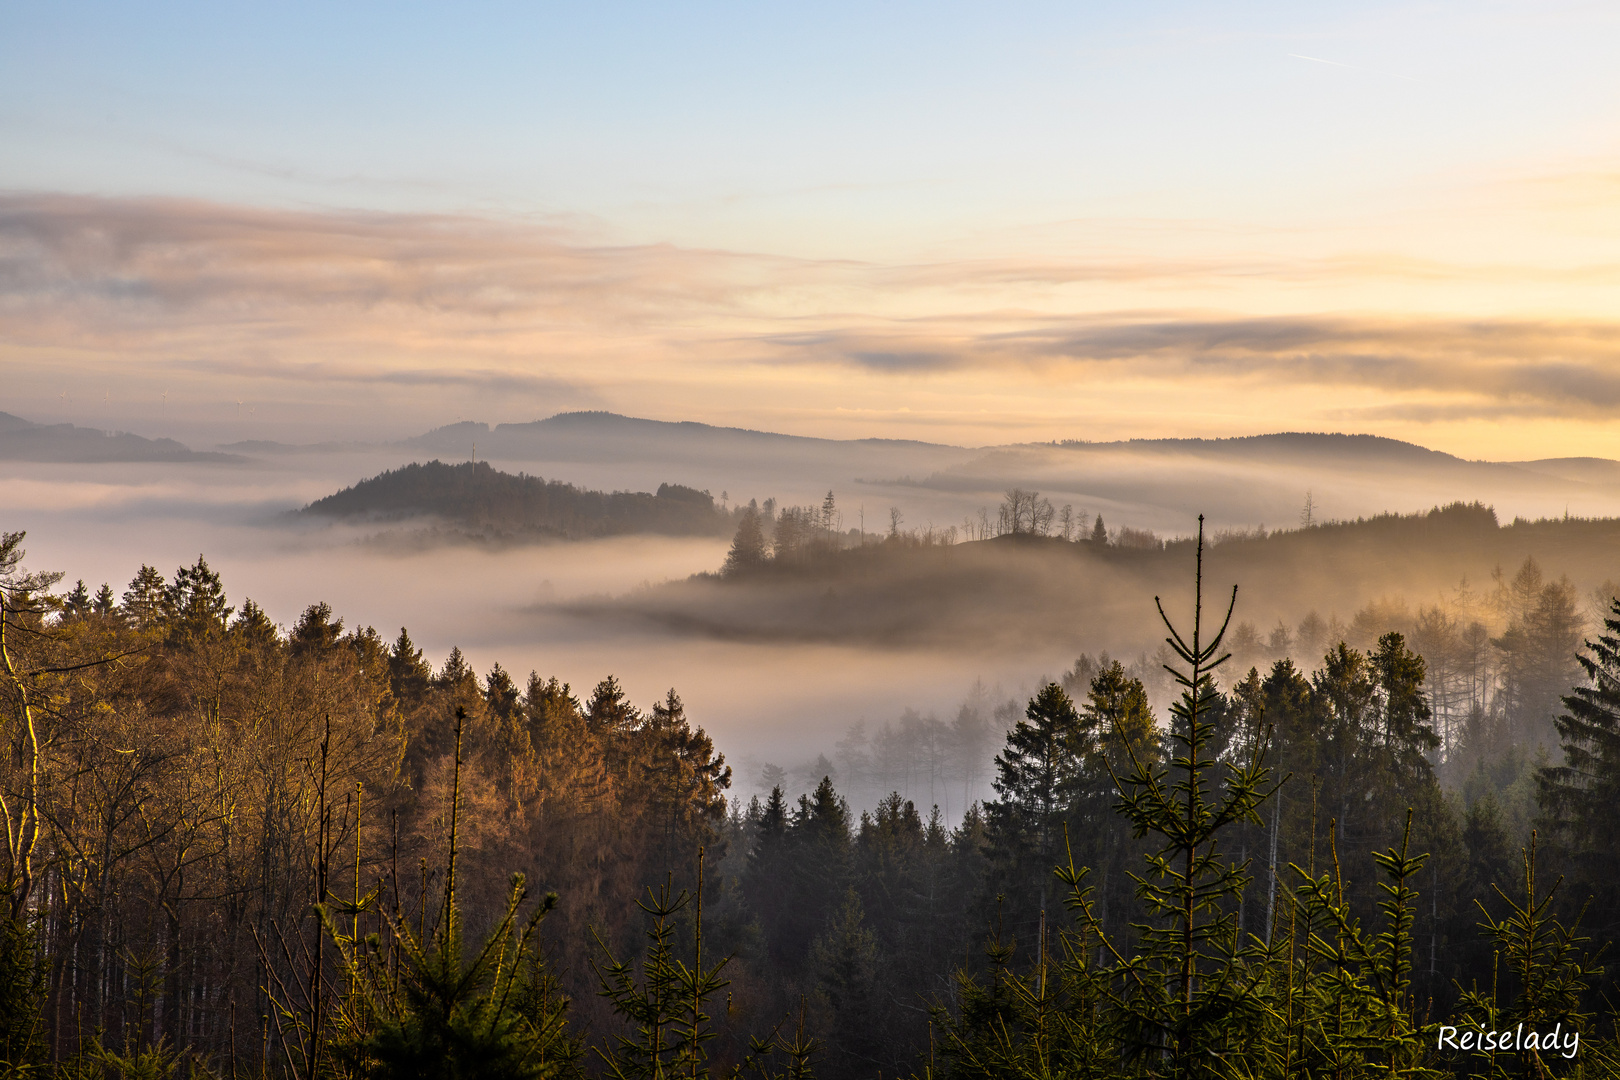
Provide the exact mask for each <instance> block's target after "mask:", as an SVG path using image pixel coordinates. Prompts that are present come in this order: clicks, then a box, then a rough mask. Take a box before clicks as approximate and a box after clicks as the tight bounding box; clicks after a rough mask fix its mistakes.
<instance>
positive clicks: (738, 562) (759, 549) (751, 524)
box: [720, 506, 765, 577]
mask: <svg viewBox="0 0 1620 1080" xmlns="http://www.w3.org/2000/svg"><path fill="white" fill-rule="evenodd" d="M764 562H765V532H764V530H763V529H761V528H760V527H759V512H758V511H757V510H755V509H754V508H753V507H752V506H750V507H748V508H747V509H745V510H744V511H743V513H742V520H741V521H739V522H738V523H737V535H736V536H734V537H733V538H732V541H731V551H730V552H729V553H727V555H726V561H725V564H724V565H723V566H722V567H721V568H720V573H721V574H722V575H723V576H725V577H735V576H736V575H738V574H745V573H747V572H748V571H749V570H752V569H755V568H756V567H758V566H761V565H763V564H764Z"/></svg>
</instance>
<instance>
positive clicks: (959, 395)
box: [0, 195, 1620, 426]
mask: <svg viewBox="0 0 1620 1080" xmlns="http://www.w3.org/2000/svg"><path fill="white" fill-rule="evenodd" d="M1537 273H1541V274H1542V275H1543V279H1544V280H1545V281H1547V282H1552V283H1553V284H1554V285H1556V283H1557V282H1558V281H1559V280H1563V279H1561V278H1560V277H1559V275H1564V279H1568V280H1574V278H1571V277H1569V276H1570V275H1576V276H1577V277H1580V280H1581V281H1582V282H1583V283H1584V284H1585V285H1592V284H1593V283H1601V282H1602V281H1605V280H1612V279H1613V278H1614V277H1615V276H1616V274H1617V273H1620V270H1617V268H1616V267H1614V266H1611V265H1607V264H1604V265H1597V264H1592V265H1588V266H1584V267H1582V266H1567V265H1565V266H1545V267H1542V268H1540V269H1539V270H1538V269H1536V268H1531V269H1529V270H1524V271H1523V272H1522V273H1518V272H1516V271H1515V270H1514V269H1513V268H1512V267H1508V266H1502V265H1494V264H1480V265H1475V266H1472V267H1449V268H1448V267H1446V266H1445V265H1443V264H1440V263H1436V262H1434V261H1432V260H1423V259H1415V258H1403V257H1398V256H1388V257H1385V256H1378V255H1374V254H1359V255H1345V254H1338V255H1335V254H1333V253H1331V252H1327V253H1322V254H1320V255H1318V256H1316V257H1313V258H1309V259H1305V258H1299V257H1293V256H1286V255H1278V254H1267V253H1265V252H1248V253H1240V254H1235V255H1224V256H1223V255H1218V254H1211V255H1197V256H1191V255H1186V254H1171V255H1165V256H1163V257H1160V256H1156V255H1154V254H1152V253H1151V252H1147V253H1144V252H1142V251H1123V252H1118V253H1112V254H1110V253H1106V252H1105V253H1101V254H1091V255H1089V256H1084V257H1076V258H1073V259H1064V258H1057V257H1041V258H1033V257H1017V256H1012V257H1007V258H1001V259H990V258H981V259H964V260H956V261H953V260H949V259H941V260H938V261H936V262H928V263H905V264H893V265H883V264H876V263H870V262H857V261H840V260H808V259H789V258H779V257H774V256H770V255H761V254H751V253H739V252H728V251H717V250H699V249H689V248H680V247H676V246H672V245H658V244H649V245H622V244H609V243H603V242H601V241H600V240H599V239H596V238H593V237H591V236H587V235H584V234H582V233H580V232H578V231H576V230H572V229H569V228H564V227H560V226H555V225H549V224H545V223H532V222H528V223H526V222H511V221H499V220H492V219H484V218H477V217H470V216H469V217H458V216H449V215H403V214H376V213H324V212H293V211H272V210H259V209H251V208H243V207H233V206H221V205H216V204H208V203H199V202H189V201H176V200H107V199H91V198H70V197H65V196H52V195H35V196H27V195H11V196H4V197H0V342H3V344H0V356H4V357H5V358H6V359H7V363H8V365H9V366H11V367H13V369H14V370H21V369H22V368H24V367H26V366H28V365H30V364H32V365H34V366H35V367H36V368H39V369H40V370H43V369H44V366H47V365H50V366H53V370H59V369H61V368H62V366H63V365H69V366H70V365H72V364H81V365H95V364H100V365H103V366H111V365H117V366H120V367H122V368H124V369H131V368H133V367H135V366H140V365H144V369H145V370H149V371H154V372H164V371H168V372H177V373H185V374H187V375H188V376H193V377H196V378H200V379H210V378H211V379H215V380H227V381H231V380H235V381H237V382H240V381H241V380H256V381H258V382H260V383H263V384H266V385H276V386H283V387H292V386H305V387H310V386H330V387H333V388H334V390H333V391H332V392H333V394H336V395H341V394H344V393H349V392H351V391H350V390H344V389H342V388H343V387H350V388H353V390H352V392H355V393H358V392H360V391H361V390H362V389H363V388H365V387H371V388H375V389H377V390H379V391H380V390H385V389H386V390H388V391H389V392H390V393H391V394H393V395H394V396H395V397H396V398H398V397H399V396H400V395H404V396H406V397H409V396H410V395H413V394H414V395H417V398H416V399H413V400H420V402H421V403H422V407H423V408H424V409H431V408H432V407H433V406H434V405H435V404H436V403H437V402H439V401H440V400H441V398H442V397H443V395H447V394H455V395H459V396H458V397H457V400H458V401H459V402H461V403H462V404H463V405H465V404H466V403H468V402H472V403H476V402H490V403H494V404H497V405H498V404H499V403H501V402H503V401H507V400H510V399H522V400H524V401H534V402H540V403H544V402H566V403H567V404H568V405H569V406H570V407H572V406H577V405H583V404H589V405H600V406H605V407H619V408H624V409H641V410H642V411H649V412H652V411H657V412H659V414H660V415H667V414H669V413H671V412H682V413H684V412H689V411H690V409H689V407H688V404H687V403H691V402H704V401H716V400H721V399H724V400H725V401H726V402H728V403H729V404H728V407H730V408H732V409H735V410H743V411H746V410H749V409H753V408H758V407H762V406H763V405H765V404H767V403H768V404H771V405H773V406H779V405H780V403H781V402H782V401H784V400H791V401H793V402H794V403H795V404H800V403H802V404H803V405H804V407H806V408H812V407H813V408H815V409H819V410H820V411H821V414H823V415H831V414H834V413H838V414H841V415H846V416H854V415H859V414H860V410H862V409H870V408H872V407H874V405H875V404H876V403H879V402H881V408H880V411H884V410H886V411H887V412H889V413H894V412H895V411H896V410H897V409H899V408H902V407H909V406H910V405H911V404H912V402H910V401H907V400H904V399H903V398H897V397H896V395H897V393H899V392H900V388H916V387H921V386H927V387H928V388H929V391H928V392H929V394H930V395H931V397H930V401H929V403H928V405H929V408H930V409H934V410H938V411H939V412H940V413H941V415H945V414H955V415H963V414H967V413H970V412H973V411H975V410H977V409H978V408H979V407H980V405H981V403H982V398H983V395H984V394H985V392H986V385H987V384H986V382H985V380H987V379H989V380H993V381H994V384H995V385H996V386H997V387H998V390H997V392H1003V390H1005V389H1006V388H1009V387H1011V388H1021V389H1017V393H1019V394H1022V395H1024V396H1025V397H1026V398H1038V399H1041V400H1044V401H1050V402H1059V401H1063V400H1075V401H1091V400H1095V399H1096V396H1097V392H1098V391H1099V389H1100V388H1103V387H1113V388H1115V390H1116V391H1118V392H1120V393H1123V392H1124V391H1123V389H1121V388H1132V387H1133V388H1135V389H1134V390H1133V391H1132V392H1134V393H1136V394H1137V397H1136V398H1135V399H1134V400H1135V402H1136V404H1135V406H1134V407H1135V408H1137V409H1138V410H1141V409H1151V408H1153V407H1155V406H1156V405H1159V404H1160V403H1161V399H1162V397H1163V395H1162V394H1160V393H1158V392H1156V391H1154V390H1152V389H1147V390H1144V389H1143V388H1144V387H1147V388H1153V387H1163V388H1166V389H1170V388H1179V389H1181V390H1185V388H1187V387H1189V386H1193V387H1199V388H1201V389H1200V390H1199V391H1198V393H1199V395H1200V396H1201V398H1202V399H1203V400H1205V401H1209V402H1215V401H1225V402H1227V403H1229V404H1227V405H1225V406H1223V408H1230V409H1239V408H1242V407H1243V404H1242V403H1243V402H1244V400H1245V399H1246V398H1248V397H1252V396H1253V395H1254V394H1256V393H1257V392H1260V391H1263V392H1264V393H1265V394H1266V395H1269V397H1268V400H1269V401H1271V402H1273V403H1274V404H1275V403H1276V402H1278V401H1282V400H1284V399H1285V398H1286V399H1287V400H1288V401H1290V402H1291V403H1292V407H1294V408H1296V409H1297V417H1308V416H1316V417H1333V416H1352V415H1353V416H1355V417H1358V418H1360V422H1363V423H1365V424H1370V425H1373V426H1377V425H1379V424H1386V425H1397V426H1398V425H1400V424H1410V423H1430V422H1448V421H1455V420H1460V419H1467V418H1486V419H1502V418H1505V417H1510V416H1521V417H1522V416H1529V417H1550V418H1557V417H1574V418H1587V419H1604V418H1606V417H1607V416H1608V415H1611V414H1612V412H1613V410H1614V409H1615V408H1616V407H1617V406H1620V323H1617V322H1615V321H1612V320H1606V319H1604V318H1598V317H1587V318H1568V319H1551V318H1539V319H1538V318H1527V317H1506V316H1503V317H1495V318H1458V317H1455V316H1447V315H1443V314H1424V313H1422V312H1421V311H1418V312H1417V313H1413V312H1412V311H1411V310H1410V309H1409V310H1408V311H1407V312H1405V313H1402V314H1390V313H1387V312H1379V311H1377V310H1371V309H1369V310H1367V311H1364V312H1363V313H1359V314H1347V313H1343V312H1335V311H1319V312H1315V313H1311V312H1306V313H1299V314H1283V315H1278V314H1259V315H1257V314H1253V313H1252V312H1248V311H1245V310H1243V305H1242V303H1241V302H1240V301H1242V300H1244V299H1245V298H1249V297H1253V296H1270V295H1289V296H1295V295H1297V290H1298V289H1299V288H1300V287H1301V285H1302V283H1304V284H1305V285H1308V286H1309V287H1311V288H1318V289H1319V290H1321V291H1320V295H1332V294H1333V289H1334V287H1335V283H1344V282H1352V281H1364V280H1377V281H1380V282H1389V281H1397V282H1407V281H1410V282H1414V283H1417V284H1423V283H1424V282H1428V281H1434V282H1439V283H1441V284H1445V283H1448V282H1452V281H1456V280H1459V279H1461V278H1464V277H1466V276H1467V275H1468V274H1473V275H1475V279H1474V280H1481V281H1483V280H1491V281H1500V282H1507V283H1511V282H1513V281H1515V280H1528V279H1531V278H1534V276H1535V274H1537ZM1582 275H1584V276H1582ZM1414 287H1417V286H1416V285H1414ZM1244 290H1247V291H1244ZM1291 290H1293V291H1291ZM1313 295H1315V294H1313ZM1223 298H1224V299H1225V300H1226V301H1227V302H1226V303H1224V304H1222V303H1217V302H1216V301H1218V300H1221V299H1223ZM1144 300H1150V301H1152V300H1158V301H1162V302H1161V303H1156V304H1152V305H1151V306H1150V305H1148V304H1144V303H1143V301H1144ZM1334 388H1342V389H1353V390H1354V391H1355V392H1356V395H1357V399H1356V400H1355V401H1353V402H1352V401H1340V400H1338V397H1339V396H1340V395H1338V394H1336V393H1333V392H1332V391H1333V390H1334ZM59 389H60V388H58V390H59ZM1324 390H1326V391H1328V392H1324ZM51 392H52V394H53V395H54V394H56V393H57V390H53V391H51ZM1007 392H1011V391H1007ZM232 393H233V394H235V395H237V396H240V391H239V390H233V391H232ZM1289 394H1292V395H1293V397H1292V398H1288V395H1289ZM681 395H684V396H681ZM649 401H651V402H656V403H660V404H663V405H665V406H666V407H665V408H662V409H654V408H651V407H649V406H648V405H646V404H645V402H649ZM458 407H461V406H458ZM535 407H539V406H538V405H537V406H535ZM851 410H855V411H853V412H852V411H851ZM1347 410H1349V411H1347ZM705 416H706V418H716V419H734V418H736V413H735V412H733V413H731V414H729V415H723V414H712V413H711V414H705ZM1257 423H1260V421H1258V420H1257ZM1261 426H1263V423H1262V424H1261Z"/></svg>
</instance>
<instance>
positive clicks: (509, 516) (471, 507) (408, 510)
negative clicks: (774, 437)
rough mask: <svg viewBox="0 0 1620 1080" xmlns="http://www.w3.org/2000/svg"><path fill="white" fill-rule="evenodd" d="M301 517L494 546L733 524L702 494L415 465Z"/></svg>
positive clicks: (482, 467) (702, 532)
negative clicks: (404, 528)
mask: <svg viewBox="0 0 1620 1080" xmlns="http://www.w3.org/2000/svg"><path fill="white" fill-rule="evenodd" d="M298 513H300V514H302V515H307V516H313V517H329V518H341V519H349V520H354V519H369V520H382V521H398V520H404V519H407V518H412V517H423V516H432V517H436V518H440V519H442V520H443V521H445V522H446V523H448V524H449V525H451V526H453V527H455V528H457V529H460V530H465V531H470V532H473V533H477V534H480V535H482V536H484V537H486V538H490V539H499V538H503V537H510V538H514V539H517V538H532V537H555V538H558V539H569V540H579V539H587V538H592V537H601V536H622V535H629V534H633V533H655V534H660V535H664V536H724V535H729V533H730V531H731V529H732V528H733V527H734V521H733V516H732V515H731V514H730V513H728V512H726V511H724V510H722V509H720V508H719V507H717V506H715V504H714V499H713V498H712V497H711V496H710V495H709V493H708V492H706V491H696V490H694V489H692V488H689V487H683V486H681V485H679V484H667V483H666V484H660V485H659V488H658V491H657V492H656V493H649V492H645V491H613V492H605V491H592V490H589V489H586V488H579V487H575V486H574V485H573V484H566V483H562V482H561V481H557V480H544V479H542V478H541V477H538V476H528V475H525V474H522V473H518V474H513V473H507V472H502V471H500V470H498V469H495V468H493V467H491V466H490V464H489V463H488V462H486V461H480V462H477V463H476V464H475V463H473V462H463V463H461V464H456V465H448V464H445V463H444V462H442V461H438V460H434V461H430V462H428V463H426V464H420V463H413V464H410V465H406V466H404V467H402V468H398V469H390V470H389V471H387V472H384V473H381V474H379V475H377V476H373V477H371V478H370V479H367V480H362V481H360V482H359V483H357V484H355V485H354V486H352V487H347V488H344V489H343V490H342V491H339V492H336V493H334V494H331V495H328V496H326V497H325V498H323V499H317V500H316V501H315V502H312V503H310V504H309V505H308V506H306V507H304V508H303V510H301V511H299V512H298Z"/></svg>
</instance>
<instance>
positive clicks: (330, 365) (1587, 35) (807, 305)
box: [0, 0, 1620, 460]
mask: <svg viewBox="0 0 1620 1080" xmlns="http://www.w3.org/2000/svg"><path fill="white" fill-rule="evenodd" d="M1617 55H1620V8H1617V7H1616V6H1615V5H1613V4H1597V3H1592V4H1566V3H1556V2H1552V3H1547V2H1542V3H1469V4H1460V3H1457V4H1451V3H1356V4H1348V3H1337V2H1330V3H1321V4H1314V5H1297V4H1292V5H1284V4H1267V3H1246V4H1240V3H1202V4H1190V3H1179V4H1178V3H1139V4H1084V3H1072V2H1071V3H1065V4H1044V3H1005V4H998V5H994V6H989V5H983V4H975V5H968V4H946V3H937V4H928V5H921V4H910V3H893V4H886V5H871V4H859V5H856V4H843V3H821V4H816V5H797V6H790V5H778V4H760V3H754V4H716V3H687V4H681V5H648V4H636V3H619V4H589V5H586V4H580V5H574V6H562V5H552V4H543V3H524V4H512V5H501V4H478V3H458V4H454V5H449V4H444V5H411V4H399V3H394V4H388V5H382V4H377V5H366V4H332V3H327V4H318V5H317V4H300V3H285V2H283V3H277V4H274V5H269V4H262V5H254V4H242V3H220V2H215V3H209V4H194V5H189V4H175V3H149V4H143V5H130V4H90V3H58V4H39V3H31V2H22V0H10V2H5V3H0V367H3V369H4V372H5V378H4V379H3V381H0V386H3V390H0V409H3V410H4V411H9V412H13V413H16V414H19V415H23V416H26V417H28V418H30V419H35V420H45V421H71V422H74V423H79V424H84V425H88V426H95V427H105V428H117V429H127V430H134V431H136V432H138V433H141V434H146V435H172V436H175V437H181V438H184V439H187V440H188V441H190V442H192V443H194V444H196V445H211V444H214V443H223V442H229V441H234V440H237V439H248V438H254V439H258V438H273V439H282V440H284V441H294V442H297V441H317V440H325V439H342V438H358V439H378V438H397V437H400V436H405V435H410V434H414V433H417V432H420V431H423V430H426V429H428V428H431V427H434V426H437V425H439V424H444V423H453V422H456V421H457V420H461V419H477V420H484V421H487V422H491V423H497V422H509V421H526V420H532V419H536V418H539V417H543V416H547V415H550V414H552V413H555V412H558V411H562V410H566V409H579V408H593V409H611V410H613V411H617V412H623V413H629V414H632V415H640V416H650V417H656V418H660V419H671V420H680V419H691V420H702V421H707V422H710V423H718V424H732V425H739V426H746V427H755V428H765V429H770V430H778V431H788V432H793V433H797V434H810V435H826V436H833V437H861V436H886V437H899V438H917V439H927V440H932V441H940V442H952V443H960V444H967V445H984V444H992V443H1005V442H1011V441H1022V440H1046V439H1060V438H1078V439H1094V440H1101V439H1114V438H1127V437H1135V436H1152V437H1163V436H1223V435H1241V434H1253V433H1258V432H1266V431H1279V430H1330V431H1350V432H1368V433H1374V434H1380V435H1388V436H1391V437H1395V438H1402V439H1408V440H1410V441H1413V442H1418V443H1421V444H1423V445H1426V446H1431V447H1435V448H1437V449H1442V450H1447V451H1450V452H1453V453H1457V454H1461V455H1463V456H1467V457H1476V458H1490V459H1498V460H1502V459H1518V458H1532V457H1549V456H1576V455H1600V456H1612V457H1620V422H1617V420H1616V416H1617V413H1620V291H1617V289H1616V286H1617V285H1620V65H1617V64H1615V63H1614V62H1613V58H1614V57H1615V56H1617Z"/></svg>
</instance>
